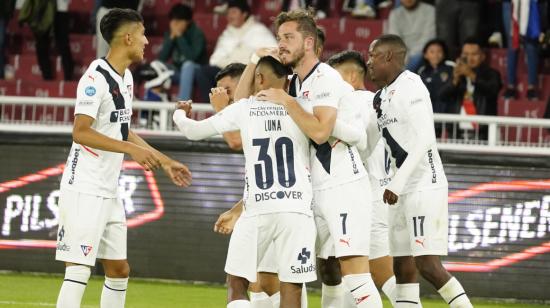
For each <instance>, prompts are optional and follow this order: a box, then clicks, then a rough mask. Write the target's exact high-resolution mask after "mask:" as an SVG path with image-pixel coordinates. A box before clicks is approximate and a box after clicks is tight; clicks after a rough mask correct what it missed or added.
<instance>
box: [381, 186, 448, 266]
mask: <svg viewBox="0 0 550 308" xmlns="http://www.w3.org/2000/svg"><path fill="white" fill-rule="evenodd" d="M447 194H448V188H447V187H442V188H437V189H432V190H425V191H418V192H412V193H408V194H404V195H402V196H400V197H399V200H398V202H397V203H396V204H394V205H390V206H389V226H390V252H391V255H392V256H395V257H400V256H415V257H416V256H424V255H439V256H444V255H447V252H448V251H447V245H448V241H447V237H448V229H449V228H448V225H449V220H448V217H449V213H448V203H447V202H448V201H447V198H448V196H447Z"/></svg>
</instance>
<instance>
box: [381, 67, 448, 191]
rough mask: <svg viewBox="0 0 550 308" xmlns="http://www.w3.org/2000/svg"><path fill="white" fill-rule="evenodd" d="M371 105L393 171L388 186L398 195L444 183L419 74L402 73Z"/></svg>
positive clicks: (424, 92) (427, 97) (426, 95)
mask: <svg viewBox="0 0 550 308" xmlns="http://www.w3.org/2000/svg"><path fill="white" fill-rule="evenodd" d="M373 108H374V109H375V112H376V117H377V124H378V130H379V131H380V133H381V135H382V138H383V139H384V143H385V145H386V149H387V150H388V152H389V153H390V154H391V155H390V158H391V166H392V168H394V170H395V174H394V176H393V179H392V180H391V183H390V184H389V185H388V186H387V189H389V190H391V191H392V192H394V193H396V194H398V195H399V194H405V193H409V192H414V191H422V190H429V189H434V188H438V187H445V186H447V185H448V184H447V178H446V176H445V173H444V172H443V164H442V162H441V158H440V156H439V153H438V151H437V147H436V139H435V130H434V119H433V111H432V103H431V101H430V93H429V92H428V89H427V88H426V86H425V85H424V83H423V82H422V80H421V79H420V76H418V75H416V74H414V73H411V72H409V71H404V72H402V73H401V74H400V75H399V76H398V77H397V78H396V80H395V81H393V82H392V83H391V84H390V85H388V86H387V87H385V88H383V89H381V90H379V91H378V92H377V93H376V95H375V97H374V100H373Z"/></svg>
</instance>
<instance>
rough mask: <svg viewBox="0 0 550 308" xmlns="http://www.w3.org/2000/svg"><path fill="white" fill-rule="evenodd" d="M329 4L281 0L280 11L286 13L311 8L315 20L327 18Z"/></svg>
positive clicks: (312, 0) (323, 0)
mask: <svg viewBox="0 0 550 308" xmlns="http://www.w3.org/2000/svg"><path fill="white" fill-rule="evenodd" d="M329 6H330V3H329V1H328V0H283V6H282V8H281V10H282V11H284V12H288V11H292V10H296V9H300V8H302V9H307V8H309V7H312V8H313V9H315V15H316V18H317V19H323V18H327V16H328V13H329V11H330V7H329Z"/></svg>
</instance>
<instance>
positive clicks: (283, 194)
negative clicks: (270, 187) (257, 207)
mask: <svg viewBox="0 0 550 308" xmlns="http://www.w3.org/2000/svg"><path fill="white" fill-rule="evenodd" d="M254 198H255V200H256V202H262V201H270V200H277V199H279V200H282V199H292V200H302V192H301V191H270V192H263V193H260V194H255V195H254Z"/></svg>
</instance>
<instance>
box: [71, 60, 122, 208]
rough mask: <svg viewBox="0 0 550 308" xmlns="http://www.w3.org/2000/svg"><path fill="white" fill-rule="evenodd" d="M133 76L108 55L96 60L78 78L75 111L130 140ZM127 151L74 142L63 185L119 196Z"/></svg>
mask: <svg viewBox="0 0 550 308" xmlns="http://www.w3.org/2000/svg"><path fill="white" fill-rule="evenodd" d="M132 98H133V79H132V73H131V72H130V70H128V69H127V70H126V71H125V73H124V76H120V75H118V73H117V72H116V71H115V70H114V69H113V68H112V67H111V65H110V64H109V63H108V62H107V61H106V60H105V59H97V60H95V61H93V62H92V63H91V64H90V66H89V67H88V69H87V70H86V72H85V73H84V75H83V76H82V77H81V78H80V81H79V82H78V88H77V94H76V106H75V111H74V113H75V115H78V114H83V115H87V116H90V117H92V118H94V119H95V121H94V122H93V124H92V128H93V129H95V130H96V131H97V132H99V133H101V134H103V135H105V136H107V137H110V138H113V139H117V140H127V139H128V132H129V129H130V120H131V117H132ZM123 159H124V154H123V153H115V152H109V151H102V150H99V149H93V148H90V147H87V146H84V145H81V144H78V143H76V142H73V144H72V147H71V151H70V152H69V157H68V158H67V164H66V165H65V170H64V172H63V177H62V179H61V188H62V189H68V190H73V191H77V192H81V193H86V194H91V195H95V196H102V197H105V198H115V197H117V190H118V178H119V175H120V170H121V168H122V161H123Z"/></svg>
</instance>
